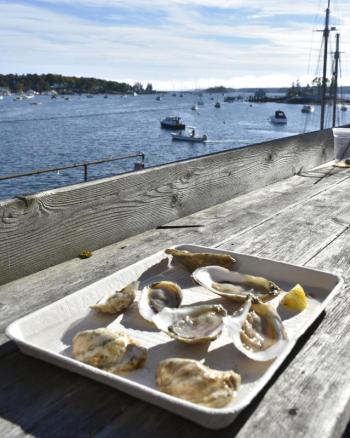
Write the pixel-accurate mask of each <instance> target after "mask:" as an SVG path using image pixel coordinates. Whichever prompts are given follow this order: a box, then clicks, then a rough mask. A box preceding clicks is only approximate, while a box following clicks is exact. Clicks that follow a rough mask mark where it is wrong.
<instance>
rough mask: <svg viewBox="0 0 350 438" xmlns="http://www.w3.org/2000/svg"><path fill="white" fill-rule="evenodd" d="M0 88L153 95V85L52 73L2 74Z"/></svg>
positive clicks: (16, 91) (13, 90)
mask: <svg viewBox="0 0 350 438" xmlns="http://www.w3.org/2000/svg"><path fill="white" fill-rule="evenodd" d="M0 87H5V88H8V89H9V90H10V91H11V92H12V93H18V92H22V91H23V92H26V91H28V90H34V91H37V92H38V93H43V92H48V91H51V90H55V91H57V92H58V93H89V94H97V93H105V94H111V93H118V94H119V93H120V94H130V93H134V92H136V93H137V94H142V93H153V87H152V84H147V86H146V88H145V89H144V87H143V85H142V84H141V82H136V83H135V84H134V85H130V84H126V83H124V82H115V81H106V80H103V79H96V78H83V77H80V78H78V77H75V76H62V75H56V74H52V73H48V74H41V75H38V74H25V75H17V74H8V75H2V74H0Z"/></svg>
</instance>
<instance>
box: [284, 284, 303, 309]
mask: <svg viewBox="0 0 350 438" xmlns="http://www.w3.org/2000/svg"><path fill="white" fill-rule="evenodd" d="M282 304H283V305H284V306H286V307H287V308H288V309H290V310H298V311H300V312H301V311H302V310H304V309H306V307H307V305H308V301H307V297H306V295H305V291H304V289H303V287H302V286H301V285H300V284H297V285H296V286H294V287H293V289H291V290H290V291H289V292H288V293H287V295H286V296H285V297H284V298H283V300H282Z"/></svg>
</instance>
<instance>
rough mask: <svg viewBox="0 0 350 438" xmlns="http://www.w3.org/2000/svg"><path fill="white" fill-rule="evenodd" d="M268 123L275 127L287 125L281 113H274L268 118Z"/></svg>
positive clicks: (285, 118)
mask: <svg viewBox="0 0 350 438" xmlns="http://www.w3.org/2000/svg"><path fill="white" fill-rule="evenodd" d="M270 122H271V123H274V124H275V125H285V124H286V123H287V117H286V115H285V114H284V112H283V111H281V110H278V111H275V114H274V115H273V116H271V117H270Z"/></svg>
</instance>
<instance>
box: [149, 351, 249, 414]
mask: <svg viewBox="0 0 350 438" xmlns="http://www.w3.org/2000/svg"><path fill="white" fill-rule="evenodd" d="M156 383H157V386H158V388H159V389H160V390H161V391H163V392H165V393H167V394H170V395H173V396H175V397H179V398H182V399H184V400H187V401H190V402H192V403H197V404H200V405H204V406H208V407H212V408H222V407H224V406H226V405H227V404H228V403H229V402H230V401H232V400H233V399H234V397H235V396H236V393H237V390H238V388H239V385H240V383H241V377H240V375H239V374H237V373H235V372H234V371H219V370H213V369H211V368H209V367H207V366H206V365H204V364H203V363H201V362H199V361H196V360H193V359H183V358H176V357H174V358H169V359H165V360H162V361H161V362H160V363H159V365H158V367H157V371H156Z"/></svg>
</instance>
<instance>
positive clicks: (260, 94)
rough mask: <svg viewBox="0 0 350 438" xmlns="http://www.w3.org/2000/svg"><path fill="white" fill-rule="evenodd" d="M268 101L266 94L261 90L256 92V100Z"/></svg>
mask: <svg viewBox="0 0 350 438" xmlns="http://www.w3.org/2000/svg"><path fill="white" fill-rule="evenodd" d="M265 99H266V93H265V91H264V90H262V89H261V88H260V89H259V90H256V92H255V93H254V100H265Z"/></svg>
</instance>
